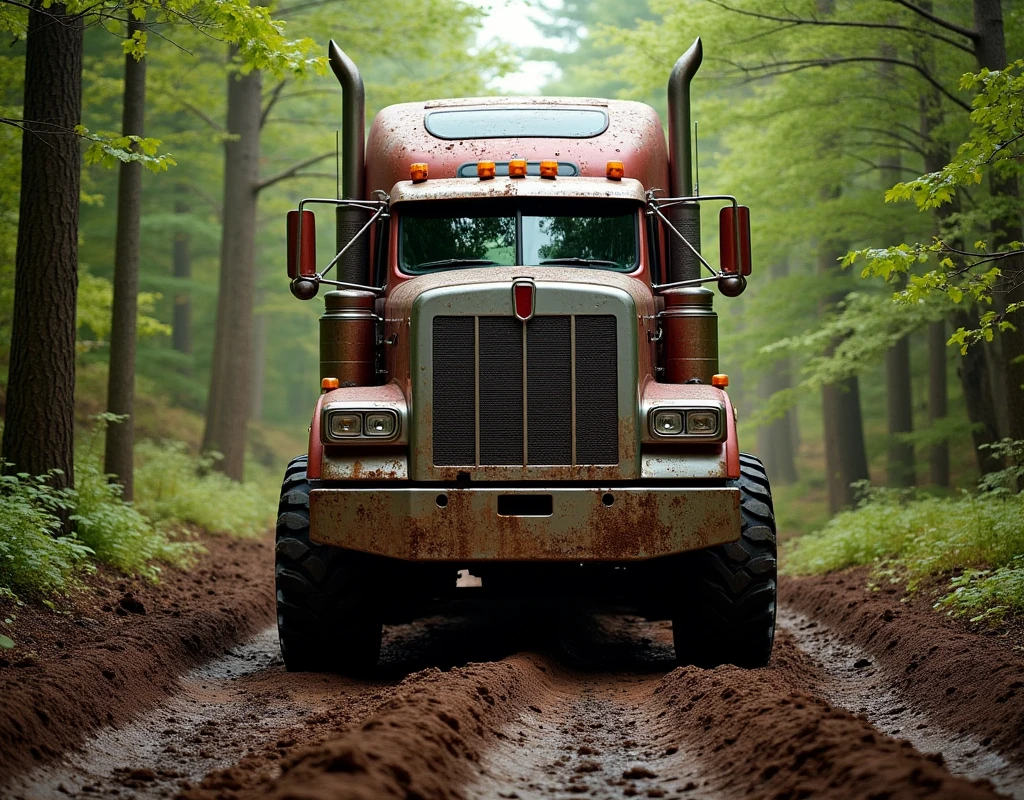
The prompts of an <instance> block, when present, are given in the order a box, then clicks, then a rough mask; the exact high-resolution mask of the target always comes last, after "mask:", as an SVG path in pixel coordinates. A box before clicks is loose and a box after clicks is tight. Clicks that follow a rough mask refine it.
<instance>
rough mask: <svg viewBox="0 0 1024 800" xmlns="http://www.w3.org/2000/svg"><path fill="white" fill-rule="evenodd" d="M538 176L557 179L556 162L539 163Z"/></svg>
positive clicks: (545, 161)
mask: <svg viewBox="0 0 1024 800" xmlns="http://www.w3.org/2000/svg"><path fill="white" fill-rule="evenodd" d="M540 176H541V177H542V178H557V177H558V162H557V161H550V160H544V161H541V162H540Z"/></svg>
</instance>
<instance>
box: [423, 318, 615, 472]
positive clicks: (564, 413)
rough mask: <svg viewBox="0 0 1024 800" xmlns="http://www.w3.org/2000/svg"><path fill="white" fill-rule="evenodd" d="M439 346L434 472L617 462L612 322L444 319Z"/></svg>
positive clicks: (437, 329) (438, 324) (436, 333)
mask: <svg viewBox="0 0 1024 800" xmlns="http://www.w3.org/2000/svg"><path fill="white" fill-rule="evenodd" d="M524 328H525V334H524ZM433 347H434V350H433V365H434V366H433V370H434V374H433V383H434V391H433V440H434V445H433V446H434V464H435V465H437V466H446V467H447V466H477V465H479V466H522V465H524V464H525V465H527V466H548V465H550V466H570V465H574V464H579V465H592V464H609V465H611V464H617V463H618V461H619V436H618V421H619V420H618V417H619V409H618V388H617V387H618V384H617V381H618V362H617V357H616V325H615V317H613V316H576V317H572V316H543V317H534V318H533V319H532V320H530V321H529V322H527V323H525V325H524V323H522V322H520V321H519V320H517V319H515V318H514V317H442V316H438V317H434V326H433ZM524 348H525V349H524ZM574 348H575V356H576V357H575V370H574V369H573V349H574ZM524 365H525V372H526V374H525V376H524V374H523V371H524ZM524 378H525V380H524ZM574 382H575V393H574V392H573V386H574ZM524 405H525V409H524ZM574 425H575V436H574V431H573V428H574ZM574 450H575V453H574Z"/></svg>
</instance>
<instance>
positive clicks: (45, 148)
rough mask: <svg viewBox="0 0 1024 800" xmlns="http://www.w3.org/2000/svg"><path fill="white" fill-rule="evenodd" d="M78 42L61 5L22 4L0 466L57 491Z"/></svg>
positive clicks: (76, 21)
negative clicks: (50, 476) (21, 85)
mask: <svg viewBox="0 0 1024 800" xmlns="http://www.w3.org/2000/svg"><path fill="white" fill-rule="evenodd" d="M83 32H84V24H83V21H82V18H81V16H80V15H78V14H72V13H68V8H67V6H66V5H65V4H63V3H53V4H51V5H49V6H47V7H45V8H44V5H43V3H42V2H41V0H33V2H32V3H31V8H30V10H29V19H28V37H27V41H26V48H25V93H24V103H23V105H24V112H23V113H24V118H25V122H24V123H23V128H24V133H23V135H22V151H21V159H22V161H21V187H22V191H21V200H20V206H19V217H18V246H17V253H16V256H15V284H14V318H13V325H12V332H11V361H10V366H9V372H8V379H7V407H6V411H5V424H4V433H3V460H4V461H5V462H8V463H10V464H12V465H13V467H12V468H13V469H16V470H18V471H19V472H29V473H32V474H34V475H41V474H43V473H46V472H48V471H50V470H60V474H59V475H56V476H55V477H54V483H55V484H56V485H57V486H70V485H73V483H74V408H75V406H74V397H75V308H76V297H75V293H76V290H77V287H78V202H79V189H80V185H81V150H80V149H79V140H78V137H77V136H76V135H75V132H74V131H75V128H76V126H78V125H79V123H80V122H81V116H82V47H83Z"/></svg>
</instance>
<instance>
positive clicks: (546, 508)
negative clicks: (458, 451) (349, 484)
mask: <svg viewBox="0 0 1024 800" xmlns="http://www.w3.org/2000/svg"><path fill="white" fill-rule="evenodd" d="M309 512H310V522H311V528H310V533H311V537H312V539H313V540H314V541H316V542H321V543H323V544H331V545H337V546H339V547H347V548H350V549H353V550H361V551H364V552H367V553H375V554H378V555H382V556H389V557H391V558H400V559H406V560H410V561H491V560H502V561H526V560H530V561H532V560H543V561H636V560H641V559H647V558H655V557H657V556H665V555H671V554H673V553H681V552H685V551H687V550H697V549H700V548H704V547H709V546H711V545H716V544H724V543H725V542H732V541H736V540H737V539H738V538H739V534H740V495H739V490H738V489H733V488H726V487H717V488H669V487H664V488H662V487H649V486H627V487H623V486H615V487H608V486H605V487H572V488H553V489H545V488H532V487H531V488H510V489H509V488H498V487H489V488H472V489H470V488H467V489H437V488H433V489H432V488H420V487H416V488H411V487H408V488H406V487H403V488H398V487H396V488H394V489H360V488H323V489H314V490H313V491H312V492H310V496H309Z"/></svg>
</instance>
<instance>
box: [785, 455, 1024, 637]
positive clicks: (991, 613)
mask: <svg viewBox="0 0 1024 800" xmlns="http://www.w3.org/2000/svg"><path fill="white" fill-rule="evenodd" d="M995 450H996V454H997V455H998V456H1000V457H1003V458H1009V459H1011V460H1013V461H1015V462H1016V463H1017V464H1020V463H1022V462H1024V460H1018V459H1019V457H1020V455H1021V450H1022V448H1021V447H1020V445H1019V444H1015V443H1012V442H1004V443H1002V444H1001V445H999V446H996V447H995ZM1022 472H1024V470H1022V468H1021V467H1020V466H1013V467H1009V468H1008V469H1006V470H1002V471H1000V472H998V473H995V474H993V475H989V476H987V477H986V478H985V480H984V481H983V482H982V484H981V486H980V490H979V491H978V492H977V493H973V494H972V493H967V492H964V493H962V494H961V495H959V496H955V497H929V496H922V495H920V494H918V493H915V492H913V491H907V490H894V489H878V488H874V489H866V490H865V493H864V495H863V498H862V500H861V502H860V504H859V505H858V507H857V508H856V509H854V510H852V511H845V512H843V513H840V514H838V515H836V516H835V517H833V518H832V519H831V520H830V521H829V522H828V523H827V524H826V525H825V526H824V528H822V529H821V530H819V531H817V532H816V533H812V534H809V535H807V536H802V537H800V538H798V539H796V540H794V541H793V542H791V543H790V544H789V545H788V546H787V552H786V554H785V569H786V571H787V572H789V573H790V574H795V575H808V574H820V573H824V572H830V571H832V570H837V569H842V568H844V567H852V566H858V565H871V566H873V567H874V568H875V572H876V574H877V575H879V576H881V577H885V576H888V577H892V578H895V579H898V580H901V581H904V582H906V584H907V586H908V588H909V589H910V590H911V591H913V590H914V589H916V588H917V587H918V586H919V585H920V584H921V582H922V581H923V580H925V579H928V578H935V577H941V576H950V575H952V576H953V577H951V578H950V579H949V580H950V585H949V589H950V591H949V592H948V593H947V594H946V595H945V596H943V597H942V598H941V599H940V600H939V601H938V603H937V604H936V605H937V607H940V608H944V609H946V610H948V611H949V612H950V613H952V614H954V615H956V616H962V617H969V618H970V619H971V620H972V621H982V620H984V621H991V622H998V621H1000V620H1002V619H1003V618H1005V617H1008V616H1016V615H1021V614H1024V494H1018V493H1017V492H1016V487H1017V483H1018V481H1019V480H1020V479H1021V474H1022Z"/></svg>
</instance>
